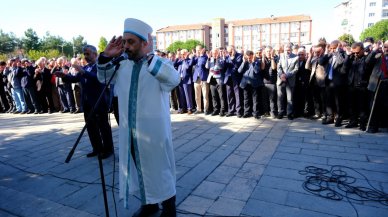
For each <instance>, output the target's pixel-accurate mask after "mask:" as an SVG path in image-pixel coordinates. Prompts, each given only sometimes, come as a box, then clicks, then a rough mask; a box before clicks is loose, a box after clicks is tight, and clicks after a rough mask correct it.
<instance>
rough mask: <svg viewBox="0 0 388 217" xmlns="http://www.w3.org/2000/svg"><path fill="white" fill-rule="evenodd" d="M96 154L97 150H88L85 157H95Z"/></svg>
mask: <svg viewBox="0 0 388 217" xmlns="http://www.w3.org/2000/svg"><path fill="white" fill-rule="evenodd" d="M97 155H98V152H96V151H92V152H90V153H89V154H87V155H86V157H95V156H97Z"/></svg>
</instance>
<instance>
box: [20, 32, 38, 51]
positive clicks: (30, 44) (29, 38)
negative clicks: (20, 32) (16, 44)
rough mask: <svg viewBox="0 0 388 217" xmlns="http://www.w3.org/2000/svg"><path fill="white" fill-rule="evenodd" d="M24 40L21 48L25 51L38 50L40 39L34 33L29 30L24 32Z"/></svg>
mask: <svg viewBox="0 0 388 217" xmlns="http://www.w3.org/2000/svg"><path fill="white" fill-rule="evenodd" d="M24 36H25V37H24V38H22V40H21V42H22V46H23V49H24V50H25V51H27V52H28V51H30V50H38V49H39V48H40V39H39V37H38V35H37V34H36V32H35V31H34V30H33V29H31V28H29V29H27V30H26V31H25V32H24Z"/></svg>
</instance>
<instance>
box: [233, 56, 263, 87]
mask: <svg viewBox="0 0 388 217" xmlns="http://www.w3.org/2000/svg"><path fill="white" fill-rule="evenodd" d="M260 66H261V63H260V61H259V60H255V61H254V62H253V63H249V62H248V61H246V62H244V63H242V64H241V66H240V68H238V72H239V73H242V74H243V78H242V80H241V83H240V87H241V88H245V87H246V86H247V84H250V85H251V86H252V87H254V88H257V87H259V86H263V85H264V82H263V77H262V76H261V74H260Z"/></svg>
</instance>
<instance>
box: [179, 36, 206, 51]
mask: <svg viewBox="0 0 388 217" xmlns="http://www.w3.org/2000/svg"><path fill="white" fill-rule="evenodd" d="M197 45H201V46H202V47H205V45H204V44H203V43H202V42H200V41H198V40H194V39H190V40H187V41H186V42H185V43H184V49H187V50H188V51H191V50H192V49H195V47H196V46H197Z"/></svg>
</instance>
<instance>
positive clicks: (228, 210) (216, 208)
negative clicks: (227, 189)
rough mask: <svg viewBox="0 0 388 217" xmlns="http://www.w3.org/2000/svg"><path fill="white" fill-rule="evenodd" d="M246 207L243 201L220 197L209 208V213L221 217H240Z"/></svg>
mask: <svg viewBox="0 0 388 217" xmlns="http://www.w3.org/2000/svg"><path fill="white" fill-rule="evenodd" d="M244 206H245V202H243V201H240V200H234V199H230V198H224V197H220V198H218V199H217V200H216V201H215V202H214V203H213V205H212V206H211V207H210V208H209V210H208V213H209V214H214V215H220V216H239V215H240V213H241V211H242V209H243V208H244Z"/></svg>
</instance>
